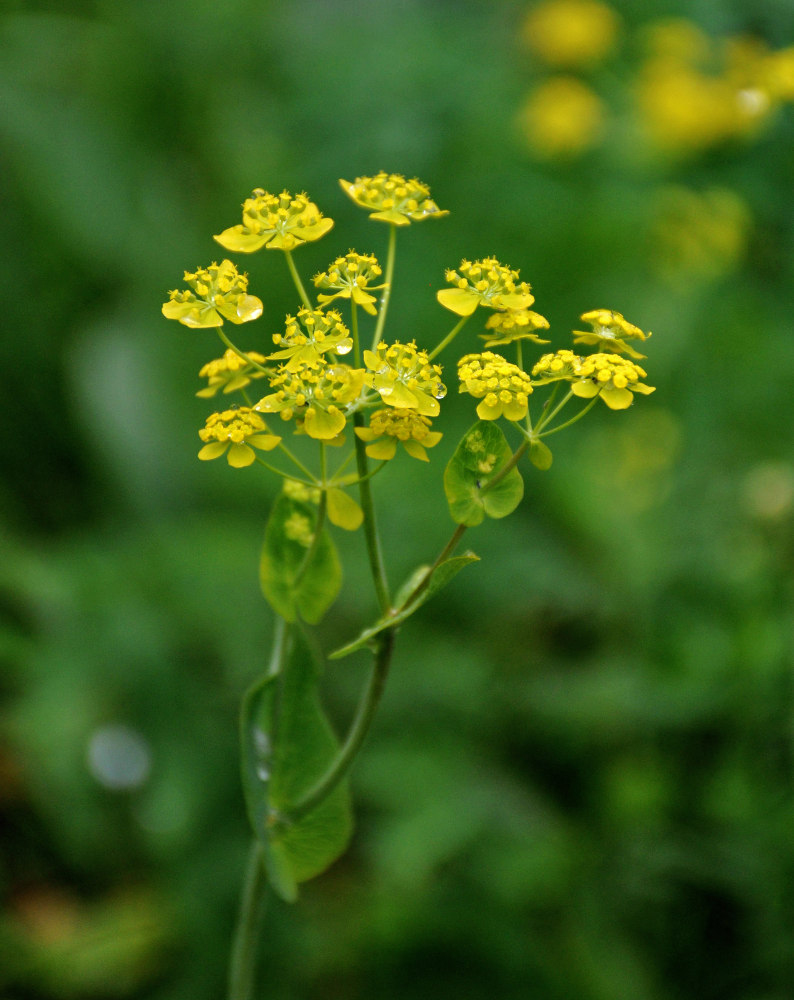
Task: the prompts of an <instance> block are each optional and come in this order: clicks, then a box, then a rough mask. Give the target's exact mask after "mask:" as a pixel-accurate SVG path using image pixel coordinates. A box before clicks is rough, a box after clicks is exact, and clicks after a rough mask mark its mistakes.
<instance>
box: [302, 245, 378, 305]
mask: <svg viewBox="0 0 794 1000" xmlns="http://www.w3.org/2000/svg"><path fill="white" fill-rule="evenodd" d="M381 273H382V272H381V269H380V265H379V264H378V261H377V258H376V257H373V256H372V254H360V253H356V252H355V251H353V250H351V251H349V253H347V254H346V255H345V256H344V257H337V258H336V260H335V261H334V262H333V264H331V266H330V267H329V268H328V270H327V271H323V272H322V273H321V274H316V275H315V276H314V284H315V287H316V288H326V289H328V290H329V291H333V293H334V294H333V295H318V296H317V299H318V301H319V302H321V303H322V304H323V305H326V304H327V303H329V302H333V300H334V299H351V300H352V301H353V302H355V304H356V305H357V306H361V308H362V309H364V310H365V311H366V312H368V313H369V314H370V315H371V316H374V315H375V313H376V311H377V310H376V308H375V296H374V295H370V294H369V292H368V291H365V289H366V288H367V287H368V286H369V287H371V288H376V289H377V288H383V287H385V286H383V285H370V282H371V281H377V280H378V278H379V277H380V276H381Z"/></svg>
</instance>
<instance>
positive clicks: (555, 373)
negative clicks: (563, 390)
mask: <svg viewBox="0 0 794 1000" xmlns="http://www.w3.org/2000/svg"><path fill="white" fill-rule="evenodd" d="M581 364H582V359H581V358H580V357H579V355H578V354H574V353H573V351H567V350H563V351H557V353H556V354H544V355H542V357H541V358H540V360H539V361H538V362H537V364H536V365H535V366H534V368H533V369H532V384H533V385H546V384H547V383H548V382H561V381H563V380H566V379H567V380H568V381H569V382H571V381H573V380H574V379H576V378H578V377H579V369H580V367H581Z"/></svg>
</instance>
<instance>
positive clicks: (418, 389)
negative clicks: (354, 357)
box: [364, 341, 447, 417]
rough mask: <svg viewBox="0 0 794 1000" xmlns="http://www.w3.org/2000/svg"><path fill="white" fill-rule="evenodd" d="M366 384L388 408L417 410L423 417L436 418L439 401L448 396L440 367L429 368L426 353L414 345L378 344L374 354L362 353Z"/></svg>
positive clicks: (432, 366) (412, 343) (430, 366)
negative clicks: (378, 394)
mask: <svg viewBox="0 0 794 1000" xmlns="http://www.w3.org/2000/svg"><path fill="white" fill-rule="evenodd" d="M364 364H365V365H366V366H367V369H368V371H367V374H366V378H365V380H366V384H367V385H368V386H369V387H370V388H371V389H375V390H376V391H377V392H378V393H380V397H381V399H382V400H383V402H384V403H386V405H387V406H394V407H396V408H397V409H407V410H416V411H417V412H418V413H421V414H422V416H425V417H437V416H438V414H439V411H440V407H439V405H438V401H439V399H443V398H444V396H446V394H447V387H446V386H445V385H444V383H443V382H442V381H441V366H440V365H433V364H430V361H429V359H428V356H427V351H422V350H418V349H417V347H416V344H415V343H414V342H413V341H411V343H410V344H401V343H400V342H399V341H395V342H394V343H393V344H391V345H389V344H384V343H382V342H381V343H380V344H378V346H377V348H376V351H374V352H373V351H364Z"/></svg>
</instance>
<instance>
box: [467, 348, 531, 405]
mask: <svg viewBox="0 0 794 1000" xmlns="http://www.w3.org/2000/svg"><path fill="white" fill-rule="evenodd" d="M458 378H459V379H460V383H461V385H460V391H461V392H468V393H469V394H470V395H471V396H474V398H475V399H480V400H482V402H481V403H480V404H479V405H478V407H477V416H478V417H479V418H480V420H497V419H498V418H499V417H502V416H504V417H506V418H507V419H508V420H521V419H522V418H523V417H525V416H526V415H527V409H528V407H529V403H528V396H529V395H530V394H531V392H532V383H531V381H530V378H529V375H527V373H526V372H525V371H522V369H521V368H519V367H518V365H514V364H512V363H511V362H509V361H506V360H505V359H504V358H503V357H502V356H501V355H500V354H494V353H493V352H491V351H485V352H484V353H482V354H467V355H466V356H465V357H463V358H461V359H460V361H459V362H458Z"/></svg>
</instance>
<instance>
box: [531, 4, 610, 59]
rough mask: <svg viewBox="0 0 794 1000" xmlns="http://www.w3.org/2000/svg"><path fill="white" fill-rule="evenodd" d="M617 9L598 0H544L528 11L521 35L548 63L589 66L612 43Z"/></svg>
mask: <svg viewBox="0 0 794 1000" xmlns="http://www.w3.org/2000/svg"><path fill="white" fill-rule="evenodd" d="M619 30H620V19H619V18H618V15H617V13H616V12H615V11H614V10H613V9H612V8H611V7H609V6H607V4H605V3H598V2H597V0H545V2H544V3H539V4H536V5H535V6H534V7H532V8H531V10H530V11H529V13H528V14H527V16H526V18H525V20H524V24H523V27H522V36H523V39H524V41H525V42H526V44H527V46H528V47H529V49H530V50H531V51H532V52H533V53H534V54H535V55H536V56H538V57H539V58H541V59H542V60H543V61H544V62H545V63H547V64H548V65H549V66H556V67H561V68H568V69H571V68H575V67H585V66H592V65H593V64H595V63H598V62H600V61H601V60H602V59H603V58H604V57H605V56H607V55H608V54H609V53H610V52H611V51H612V49H613V48H614V46H615V43H616V41H617V37H618V33H619Z"/></svg>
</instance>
